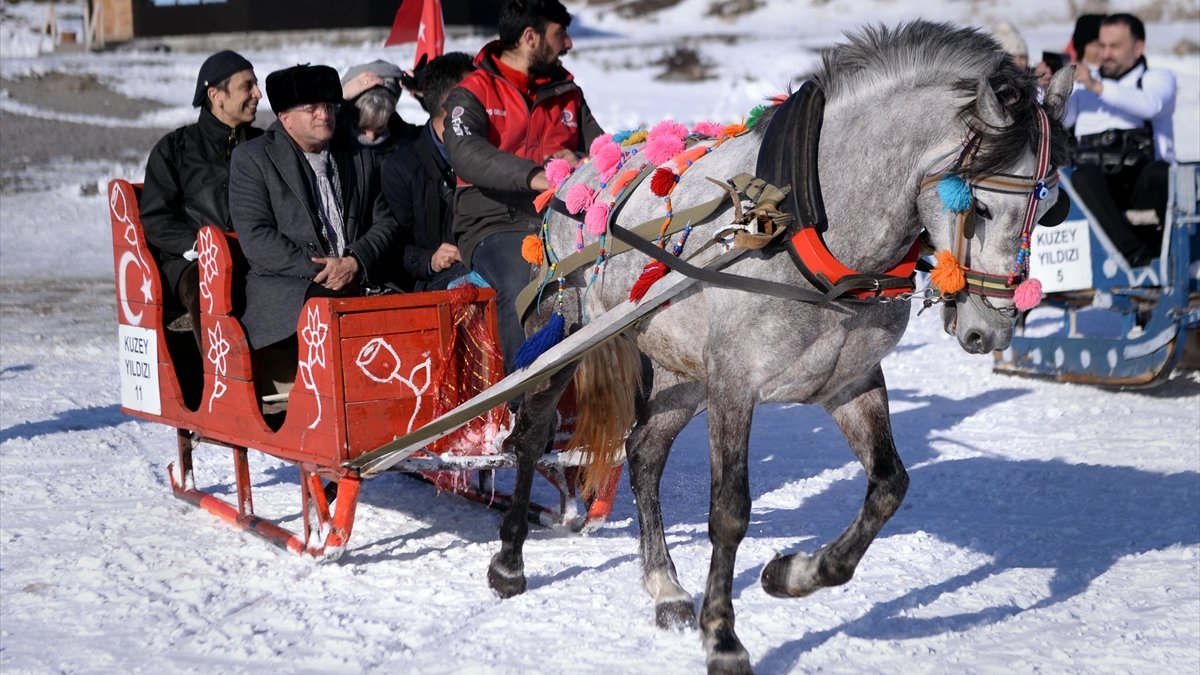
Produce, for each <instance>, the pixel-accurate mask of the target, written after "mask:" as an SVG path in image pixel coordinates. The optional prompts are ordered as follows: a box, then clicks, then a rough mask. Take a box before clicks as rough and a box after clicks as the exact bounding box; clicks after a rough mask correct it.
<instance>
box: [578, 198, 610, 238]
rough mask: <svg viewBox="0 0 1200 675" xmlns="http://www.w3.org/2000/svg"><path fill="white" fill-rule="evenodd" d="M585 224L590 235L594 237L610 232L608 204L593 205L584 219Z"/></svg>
mask: <svg viewBox="0 0 1200 675" xmlns="http://www.w3.org/2000/svg"><path fill="white" fill-rule="evenodd" d="M583 224H584V225H586V226H587V231H588V234H590V235H592V236H593V237H599V236H600V235H602V234H604V232H605V231H606V230H608V204H605V203H604V202H600V203H599V204H592V208H590V209H588V210H587V215H586V216H584V218H583Z"/></svg>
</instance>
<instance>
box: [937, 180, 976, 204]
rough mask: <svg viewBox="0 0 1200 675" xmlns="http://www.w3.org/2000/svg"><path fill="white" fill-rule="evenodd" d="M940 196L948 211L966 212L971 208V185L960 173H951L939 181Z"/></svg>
mask: <svg viewBox="0 0 1200 675" xmlns="http://www.w3.org/2000/svg"><path fill="white" fill-rule="evenodd" d="M937 191H938V196H939V197H941V198H942V205H943V206H945V207H946V210H947V211H952V212H954V213H966V211H967V209H969V208H971V187H970V186H969V185H967V182H966V181H965V180H963V179H962V176H959V175H958V174H954V173H949V174H946V177H945V178H943V179H941V180H940V181H938V186H937Z"/></svg>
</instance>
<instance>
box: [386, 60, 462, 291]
mask: <svg viewBox="0 0 1200 675" xmlns="http://www.w3.org/2000/svg"><path fill="white" fill-rule="evenodd" d="M472 70H475V66H474V64H472V63H471V57H470V56H468V55H467V54H464V53H462V52H452V53H450V54H445V55H443V56H439V57H437V58H436V59H434V60H433V61H430V62H429V63H428V64H427V65H426V66H425V67H424V68H422V69H421V70H420V71H418V73H417V76H416V77H417V90H418V91H419V92H420V100H421V106H422V107H423V108H425V111H426V112H428V113H429V122H428V123H427V124H426V125H425V127H424V128H423V129H421V131H420V133H419V135H418V136H417V137H416V138H414V139H412V140H410V141H407V142H405V143H402V144H401V145H400V146H399V147H397V148H396V151H395V153H393V154H392V155H391V156H389V157H388V159H387V160H386V161H385V162H384V164H383V196H384V198H385V199H386V200H387V203H388V207H389V208H391V210H392V215H393V216H394V217H395V218H396V222H397V223H398V224H399V226H400V230H399V233H400V237H401V239H400V241H401V250H400V266H401V267H402V268H403V270H404V274H403V277H402V279H403V280H402V282H401V285H402V286H403V287H404V289H405V290H415V291H430V290H442V289H444V288H446V285H447V284H449V283H450V282H451V281H453V280H454V279H457V278H458V277H461V276H463V275H464V274H466V273H467V272H466V269H465V268H464V267H463V264H462V256H461V255H460V254H459V251H458V247H457V246H455V245H454V231H453V220H454V204H453V202H454V181H455V178H454V170H453V169H451V168H450V161H449V159H448V158H447V155H446V146H445V145H443V144H442V134H443V132H444V130H445V125H446V111H445V110H444V109H442V104H443V103H445V102H446V96H447V95H448V94H449V93H450V90H451V89H453V88H454V87H455V85H457V84H458V83H459V81H461V80H462V78H463V77H464V76H465V75H466V74H467V73H469V72H471V71H472Z"/></svg>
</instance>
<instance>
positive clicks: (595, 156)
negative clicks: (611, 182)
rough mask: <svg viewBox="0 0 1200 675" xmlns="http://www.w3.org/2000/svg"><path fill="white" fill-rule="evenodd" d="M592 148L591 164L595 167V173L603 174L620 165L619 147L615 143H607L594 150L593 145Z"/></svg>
mask: <svg viewBox="0 0 1200 675" xmlns="http://www.w3.org/2000/svg"><path fill="white" fill-rule="evenodd" d="M592 148H593V150H594V152H592V163H593V164H595V165H596V171H598V172H600V173H604V172H605V171H607V170H609V169H611V168H612V167H614V166H616V165H617V164H620V163H621V146H619V145H617V144H616V143H611V142H610V143H608V144H607V145H602V146H600V147H599V148H596V145H595V144H594V143H593V144H592Z"/></svg>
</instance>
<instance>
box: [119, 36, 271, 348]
mask: <svg viewBox="0 0 1200 675" xmlns="http://www.w3.org/2000/svg"><path fill="white" fill-rule="evenodd" d="M261 98H262V93H261V92H259V89H258V78H256V77H255V76H254V67H253V66H252V65H250V62H249V61H247V60H246V59H244V58H242V56H241V55H239V54H237V53H236V52H232V51H229V50H225V51H222V52H217V53H216V54H213V55H212V56H210V57H208V59H207V60H205V61H204V65H202V66H200V74H199V76H198V77H197V78H196V92H195V94H194V95H193V97H192V105H193V106H196V107H198V108H200V119H199V120H197V121H196V122H195V123H194V124H189V125H187V126H184V127H180V128H178V129H176V130H175V131H172V132H171V133H169V134H167V135H166V136H164V137H163V138H162V140H160V141H159V142H158V144H157V145H155V146H154V150H153V151H151V152H150V158H149V160H147V162H146V178H145V182H144V185H143V187H142V198H141V217H142V226H143V227H144V228H145V230H146V238H147V239H149V240H150V246H151V247H152V249H153V251H154V253H155V256H156V258H157V259H158V263H159V268H160V270H161V272H162V277H163V281H164V282H165V283H166V286H167V288H168V289H169V290H170V294H171V296H173V297H175V298H177V299H178V300H179V302H180V304H181V305H182V306H183V308H184V309H186V310H187V316H188V318H189V319H190V320H191V330H192V335H193V336H194V337H195V339H196V345H197V346H198V347H199V346H200V345H201V334H200V297H199V296H200V294H199V286H200V278H199V270H198V266H197V263H196V254H195V247H196V235H197V233H198V232H199V231H200V228H201V227H203V226H205V225H215V226H217V227H219V228H221V229H223V230H226V231H228V230H229V229H230V228H231V221H230V219H229V158H230V156H231V155H232V154H233V149H234V147H235V146H237V145H239V144H240V143H242V142H244V141H247V140H249V139H251V138H255V137H256V136H259V135H260V134H262V130H261V129H256V128H255V127H253V126H251V125H252V124H253V122H254V115H255V113H256V112H257V110H258V101H259V99H261Z"/></svg>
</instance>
